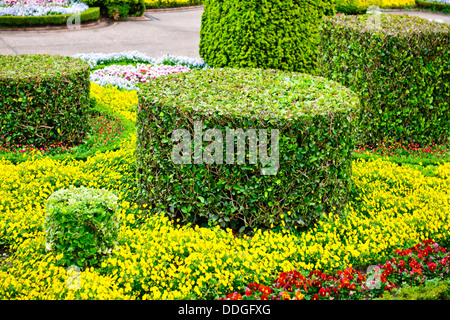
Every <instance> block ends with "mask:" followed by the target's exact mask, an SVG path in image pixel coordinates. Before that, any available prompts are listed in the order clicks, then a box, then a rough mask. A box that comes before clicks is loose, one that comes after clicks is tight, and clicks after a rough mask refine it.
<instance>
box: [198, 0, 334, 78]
mask: <svg viewBox="0 0 450 320" xmlns="http://www.w3.org/2000/svg"><path fill="white" fill-rule="evenodd" d="M203 3H204V11H203V14H202V23H201V29H200V45H199V52H200V56H201V57H202V58H203V60H204V61H205V62H206V63H207V64H208V65H210V66H212V67H233V68H246V67H250V68H264V69H270V68H273V69H281V70H289V71H300V72H306V73H312V72H313V71H314V70H315V68H316V60H317V47H318V44H319V41H320V38H319V23H320V19H321V17H322V16H323V15H333V14H334V0H333V1H332V0H330V1H326V0H320V1H315V2H314V3H312V2H310V1H306V0H287V1H286V0H283V1H280V0H267V1H262V2H261V1H259V2H258V1H249V0H244V1H242V0H226V1H223V0H205V1H203Z"/></svg>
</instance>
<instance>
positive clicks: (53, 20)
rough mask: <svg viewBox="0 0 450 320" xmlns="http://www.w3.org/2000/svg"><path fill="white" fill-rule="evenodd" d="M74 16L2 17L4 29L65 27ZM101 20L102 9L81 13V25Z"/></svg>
mask: <svg viewBox="0 0 450 320" xmlns="http://www.w3.org/2000/svg"><path fill="white" fill-rule="evenodd" d="M71 16H73V14H57V15H49V16H37V17H34V16H1V17H0V28H2V27H42V26H55V25H64V24H66V23H67V19H69V18H70V17H71ZM99 18H100V8H98V7H95V8H89V9H88V10H86V11H83V12H81V13H80V23H85V22H91V21H97V20H98V19H99Z"/></svg>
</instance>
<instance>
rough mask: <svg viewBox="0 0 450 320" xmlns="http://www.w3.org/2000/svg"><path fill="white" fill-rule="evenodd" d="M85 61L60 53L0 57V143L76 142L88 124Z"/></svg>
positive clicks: (87, 88)
mask: <svg viewBox="0 0 450 320" xmlns="http://www.w3.org/2000/svg"><path fill="white" fill-rule="evenodd" d="M89 73H90V68H89V64H88V63H87V62H85V61H83V60H81V59H74V58H71V57H65V56H60V55H54V56H52V55H4V56H0V97H1V99H0V124H1V132H0V144H5V143H10V144H27V145H33V146H35V147H40V146H43V145H49V144H51V143H53V142H67V143H72V142H78V141H79V140H80V139H83V138H84V137H85V132H86V129H87V126H88V121H87V117H88V110H89V107H90V100H89V88H90V82H89Z"/></svg>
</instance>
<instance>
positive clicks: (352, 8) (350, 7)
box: [336, 0, 416, 14]
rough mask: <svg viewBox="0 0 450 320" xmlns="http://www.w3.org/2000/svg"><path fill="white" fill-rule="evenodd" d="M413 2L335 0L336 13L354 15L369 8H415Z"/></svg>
mask: <svg viewBox="0 0 450 320" xmlns="http://www.w3.org/2000/svg"><path fill="white" fill-rule="evenodd" d="M415 4H416V3H415V1H414V0H336V12H344V13H346V14H356V13H362V12H364V11H365V10H366V9H367V8H368V7H369V6H371V5H373V6H377V7H379V8H382V9H387V8H402V7H413V6H415Z"/></svg>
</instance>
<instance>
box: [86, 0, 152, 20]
mask: <svg viewBox="0 0 450 320" xmlns="http://www.w3.org/2000/svg"><path fill="white" fill-rule="evenodd" d="M83 2H84V3H86V4H88V5H90V6H91V5H92V6H98V7H100V8H101V12H102V14H103V15H105V16H107V17H109V18H114V19H116V20H117V19H119V18H128V17H140V16H142V15H143V14H144V12H145V0H102V1H100V0H84V1H83Z"/></svg>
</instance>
